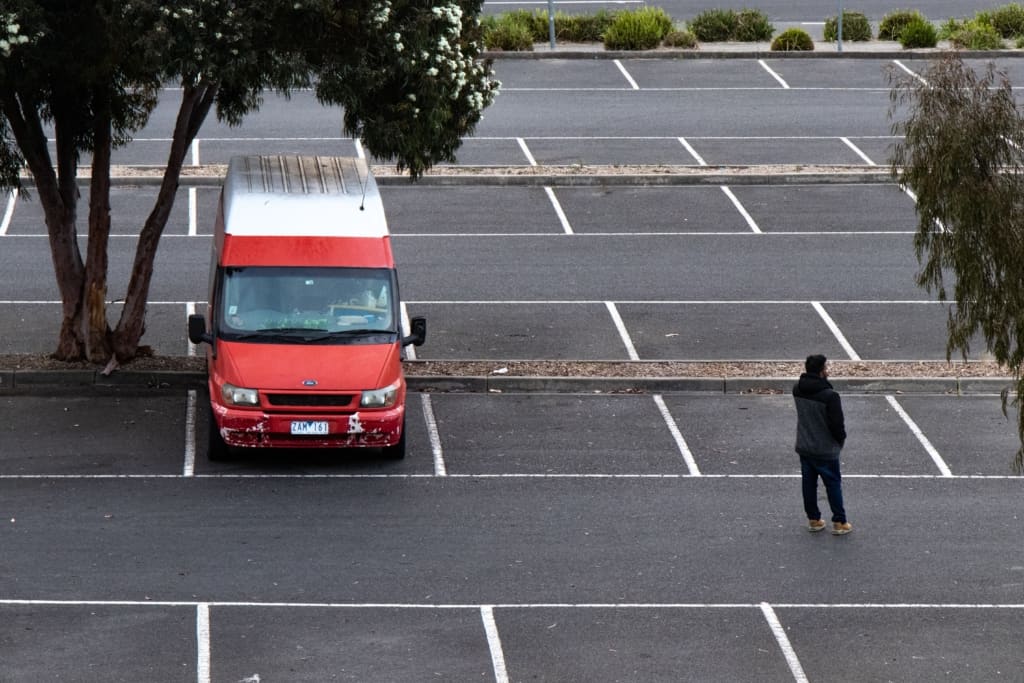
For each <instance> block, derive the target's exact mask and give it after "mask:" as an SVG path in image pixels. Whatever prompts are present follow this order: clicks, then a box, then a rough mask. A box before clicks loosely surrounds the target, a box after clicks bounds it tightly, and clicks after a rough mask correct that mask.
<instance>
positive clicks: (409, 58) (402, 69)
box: [311, 0, 499, 177]
mask: <svg viewBox="0 0 1024 683" xmlns="http://www.w3.org/2000/svg"><path fill="white" fill-rule="evenodd" d="M479 5H480V3H479V0H463V1H462V2H454V1H451V2H447V3H430V2H424V1H423V0H391V1H390V2H389V1H388V0H384V1H383V2H375V3H372V6H371V7H370V10H369V11H368V12H365V13H364V14H363V15H362V20H361V21H358V22H355V21H353V19H354V17H353V16H352V15H351V14H350V13H351V12H352V9H351V6H350V5H349V4H348V3H337V4H336V12H337V13H336V14H335V15H333V17H332V21H333V23H337V24H342V23H344V22H348V25H349V26H351V29H350V30H352V31H353V32H356V36H354V38H355V40H351V38H350V39H349V40H347V41H346V40H342V36H337V35H332V34H331V33H327V34H326V35H324V36H323V37H322V41H321V42H320V43H319V44H318V46H317V48H318V49H316V50H314V51H312V53H311V57H312V59H313V64H312V66H313V68H314V70H315V73H316V76H317V85H316V91H317V96H318V97H319V98H320V100H321V101H323V102H327V103H332V104H340V105H342V106H343V107H344V108H345V114H344V127H345V132H346V133H348V134H350V135H355V136H359V137H361V138H362V139H363V142H364V144H365V145H366V148H367V150H368V151H369V152H370V153H371V154H373V155H374V156H376V157H378V158H382V159H388V160H394V161H395V162H396V165H397V166H398V168H399V170H403V169H408V171H409V173H410V175H411V176H413V177H417V176H419V175H420V174H422V173H423V172H424V171H425V170H427V169H428V168H430V167H431V166H433V165H434V164H435V163H438V162H441V161H453V160H454V158H455V150H456V149H457V148H458V146H459V145H460V144H461V138H462V137H463V136H464V135H467V134H469V133H471V132H472V131H473V129H474V127H475V126H476V124H477V123H478V122H479V121H480V119H481V117H482V113H483V110H484V108H485V107H487V106H488V105H489V104H490V103H491V102H492V101H493V99H494V97H495V95H496V94H497V89H498V86H499V83H498V82H497V81H496V80H494V78H493V72H492V71H491V68H490V64H489V63H482V62H480V61H479V59H478V57H479V54H480V51H481V50H482V35H481V29H480V25H479V22H478V21H477V18H476V17H477V13H478V12H479Z"/></svg>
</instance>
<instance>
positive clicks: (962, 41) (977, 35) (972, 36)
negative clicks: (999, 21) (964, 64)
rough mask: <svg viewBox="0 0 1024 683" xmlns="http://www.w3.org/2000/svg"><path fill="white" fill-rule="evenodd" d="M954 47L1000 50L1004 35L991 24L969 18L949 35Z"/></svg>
mask: <svg viewBox="0 0 1024 683" xmlns="http://www.w3.org/2000/svg"><path fill="white" fill-rule="evenodd" d="M949 42H951V43H952V44H953V46H954V47H958V48H962V49H965V50H1000V49H1002V47H1003V37H1002V36H1001V35H999V31H997V30H996V29H995V28H994V27H993V26H992V25H991V24H986V23H984V22H981V21H978V20H977V19H969V20H967V21H965V22H963V23H962V24H961V25H960V27H959V28H958V29H957V30H955V31H954V32H953V33H952V34H951V35H950V36H949Z"/></svg>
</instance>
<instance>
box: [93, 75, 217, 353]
mask: <svg viewBox="0 0 1024 683" xmlns="http://www.w3.org/2000/svg"><path fill="white" fill-rule="evenodd" d="M218 88H219V83H216V82H213V83H210V82H205V81H203V82H200V84H199V85H196V86H193V85H186V86H185V88H184V93H183V95H182V99H181V107H180V108H179V109H178V118H177V120H176V122H175V125H174V136H173V138H172V140H171V151H170V153H169V154H168V158H167V167H166V168H165V169H164V176H163V181H162V182H161V184H160V192H159V193H158V195H157V199H156V203H155V204H154V205H153V210H152V211H151V212H150V214H149V216H148V217H147V218H146V223H145V225H144V226H143V228H142V231H141V233H140V234H139V243H138V246H137V247H136V250H135V262H134V263H133V265H132V276H131V280H130V282H129V283H128V291H127V293H126V294H125V301H124V309H123V310H122V311H121V318H120V319H119V320H118V323H117V327H116V328H115V330H114V333H113V337H112V346H113V351H114V356H115V358H116V359H117V360H118V361H119V362H124V361H127V360H130V359H132V358H134V357H135V356H136V355H137V354H138V352H139V340H141V339H142V335H143V333H145V331H146V302H147V301H148V299H149V287H150V284H151V283H152V280H153V262H154V260H155V259H156V250H157V246H158V244H159V242H160V237H161V235H163V231H164V227H165V226H166V225H167V219H168V217H170V214H171V209H172V208H173V207H174V198H175V195H176V194H177V192H178V180H179V178H180V176H181V167H182V165H183V164H184V161H185V155H186V153H187V152H188V149H189V146H190V145H191V144H192V140H194V139H195V137H196V135H197V134H198V133H199V128H200V127H201V126H202V125H203V121H205V120H206V116H207V114H209V112H210V109H211V107H212V106H213V102H214V98H215V97H216V95H217V90H218Z"/></svg>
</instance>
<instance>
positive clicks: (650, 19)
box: [604, 7, 672, 50]
mask: <svg viewBox="0 0 1024 683" xmlns="http://www.w3.org/2000/svg"><path fill="white" fill-rule="evenodd" d="M671 30H672V18H671V17H669V16H668V14H666V13H665V10H663V9H661V8H660V7H644V8H641V9H638V10H636V11H633V12H620V13H619V14H618V15H617V16H616V17H615V21H613V22H612V25H611V26H609V27H608V30H607V31H605V33H604V46H605V47H606V48H608V49H609V50H650V49H652V48H655V47H658V45H659V44H660V43H661V39H662V38H664V37H665V35H666V34H667V33H668V32H669V31H671Z"/></svg>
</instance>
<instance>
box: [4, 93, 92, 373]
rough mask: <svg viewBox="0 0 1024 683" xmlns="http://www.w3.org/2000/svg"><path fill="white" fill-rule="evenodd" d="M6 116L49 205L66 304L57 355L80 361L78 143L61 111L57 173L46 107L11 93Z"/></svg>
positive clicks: (59, 284) (49, 231)
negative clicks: (66, 133) (66, 132)
mask: <svg viewBox="0 0 1024 683" xmlns="http://www.w3.org/2000/svg"><path fill="white" fill-rule="evenodd" d="M3 107H4V115H5V116H6V117H7V120H8V122H9V123H10V125H11V132H12V133H13V134H14V137H15V140H16V141H17V142H18V146H19V147H20V149H21V150H22V153H23V154H24V156H25V161H26V163H27V165H28V168H29V172H30V173H31V174H32V178H33V180H34V181H35V186H36V191H37V192H38V193H39V201H40V204H42V207H43V215H44V218H45V221H46V230H47V235H48V237H49V242H50V256H51V258H52V260H53V268H54V273H55V275H56V280H57V289H58V290H59V292H60V298H61V304H62V313H63V315H62V321H61V331H60V338H59V340H58V343H57V350H56V351H55V352H54V356H55V357H56V358H58V359H60V360H80V359H82V358H83V357H84V351H85V345H84V342H83V339H82V337H81V325H80V324H79V322H80V320H81V315H82V287H83V282H84V276H85V269H84V266H83V264H82V254H81V252H80V251H79V249H78V236H77V231H76V227H75V222H76V219H77V203H78V187H77V186H76V177H77V173H78V168H77V166H78V155H77V152H76V151H75V148H74V145H73V143H71V142H69V141H68V139H67V137H66V136H64V135H63V134H62V132H63V128H64V127H63V125H62V118H61V116H60V114H59V112H54V130H55V132H56V134H57V170H56V172H55V171H54V168H53V162H52V161H51V159H50V152H49V147H48V145H47V139H46V132H45V130H44V128H43V124H42V121H41V120H40V118H39V111H40V107H39V106H38V105H37V103H35V102H24V101H22V100H21V99H20V97H19V95H18V94H17V93H14V92H10V91H8V92H7V93H5V94H4V96H3Z"/></svg>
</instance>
